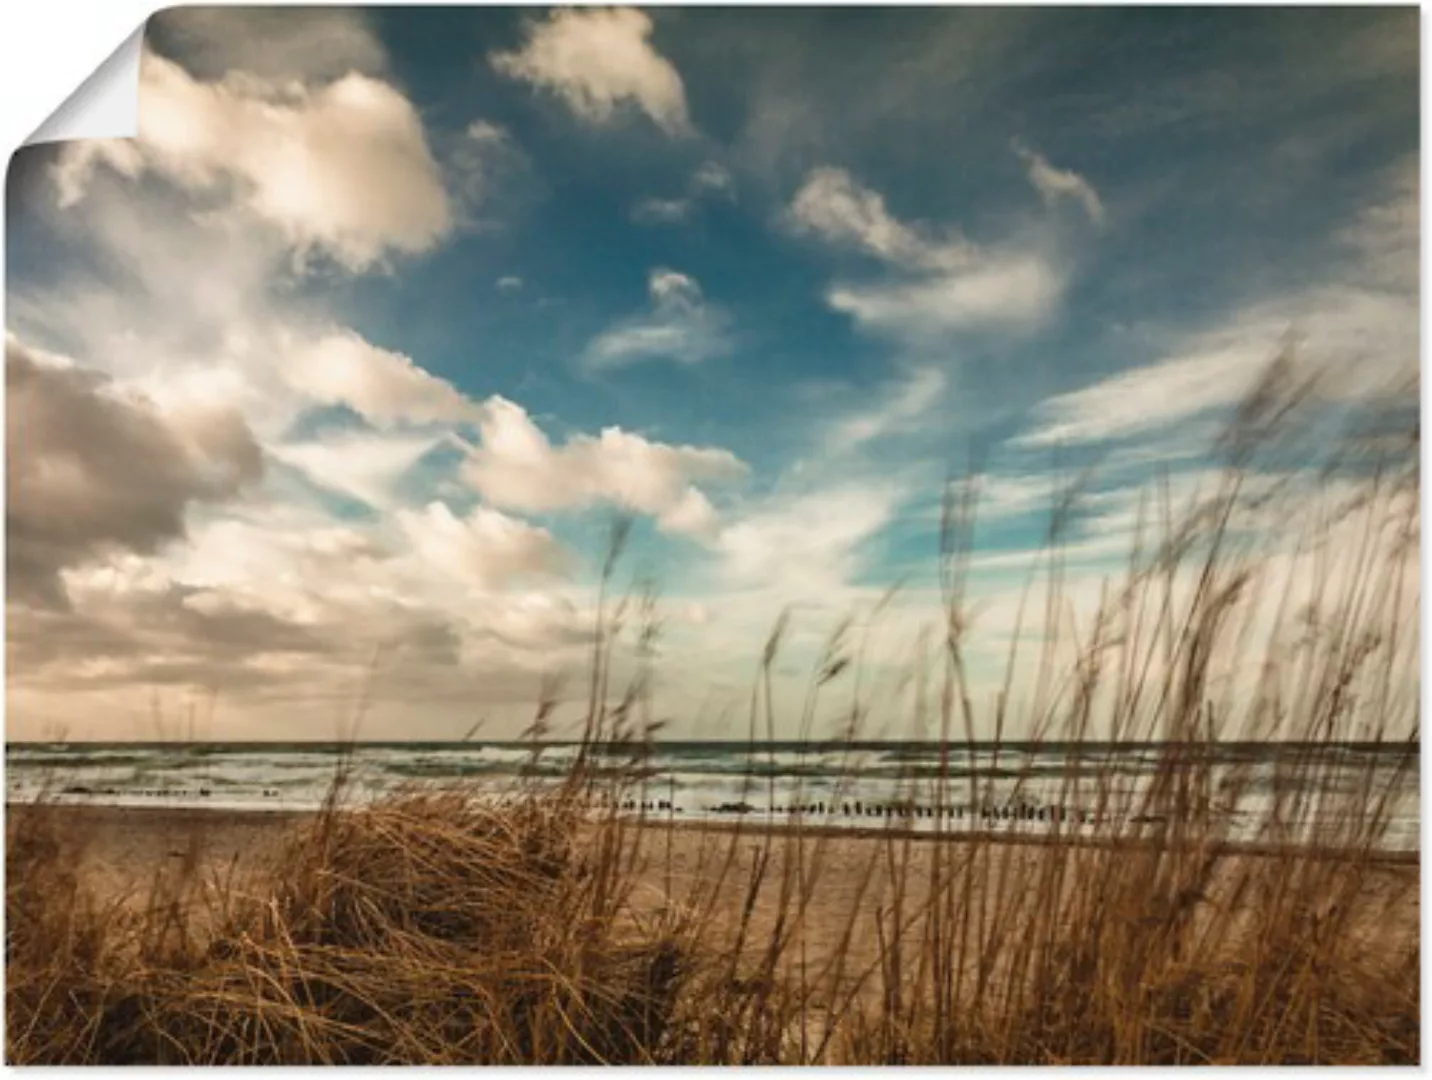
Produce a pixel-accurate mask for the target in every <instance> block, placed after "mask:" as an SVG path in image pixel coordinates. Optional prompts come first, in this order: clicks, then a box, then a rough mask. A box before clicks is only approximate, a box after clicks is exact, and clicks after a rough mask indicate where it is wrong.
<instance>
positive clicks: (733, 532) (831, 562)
mask: <svg viewBox="0 0 1432 1080" xmlns="http://www.w3.org/2000/svg"><path fill="white" fill-rule="evenodd" d="M895 501H896V492H895V491H894V490H893V489H892V487H891V486H890V485H886V486H884V487H875V486H868V487H862V486H854V485H851V486H845V487H838V488H833V489H828V490H821V491H815V492H811V493H807V494H801V495H795V496H786V497H779V498H775V499H773V500H771V501H770V502H768V503H767V504H766V505H765V506H763V507H761V508H760V509H758V510H756V511H755V512H753V513H750V514H748V515H746V516H744V517H742V518H741V519H739V520H737V521H734V522H732V523H731V524H729V525H727V526H726V527H725V528H724V529H722V530H721V536H720V539H719V541H718V542H717V548H718V550H719V551H720V553H721V555H722V567H723V570H724V573H725V575H726V577H727V579H728V582H729V583H730V584H732V585H736V586H744V587H753V588H759V589H762V590H764V591H766V592H768V594H769V599H770V600H771V602H772V606H771V611H772V613H774V611H775V605H776V604H778V603H780V602H783V601H785V600H794V599H800V598H822V597H824V598H827V599H828V598H829V596H828V594H830V593H833V592H834V591H835V590H837V589H840V588H841V587H843V586H845V585H846V584H848V583H849V580H850V578H851V576H852V575H853V574H854V573H855V571H856V570H857V569H858V568H859V559H858V555H859V548H860V545H862V544H863V543H865V542H866V541H867V540H869V539H870V538H871V537H873V536H874V535H875V534H876V533H878V532H879V531H880V530H881V529H882V528H884V527H885V525H886V524H887V523H888V522H889V521H890V519H891V515H892V513H893V511H894V508H895Z"/></svg>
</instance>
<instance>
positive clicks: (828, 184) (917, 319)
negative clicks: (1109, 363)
mask: <svg viewBox="0 0 1432 1080" xmlns="http://www.w3.org/2000/svg"><path fill="white" fill-rule="evenodd" d="M787 217H788V220H789V221H790V223H791V225H792V227H793V228H794V229H795V230H796V231H797V232H801V233H805V234H808V235H814V236H817V237H819V238H821V239H822V240H825V241H826V242H827V243H830V244H833V245H836V246H842V247H849V248H854V249H856V250H859V251H863V252H864V253H866V254H868V255H872V256H874V257H876V258H878V259H880V260H881V261H882V262H884V263H886V264H887V265H888V266H890V267H891V268H892V269H893V270H894V271H896V274H895V275H894V276H893V279H887V280H883V281H879V282H874V283H847V284H841V285H836V286H834V287H832V288H831V289H830V290H829V292H828V293H827V294H826V301H827V303H829V304H830V306H831V307H832V308H833V309H835V310H836V311H841V312H844V313H846V314H848V315H850V316H852V317H853V318H854V319H855V320H856V321H857V322H859V323H861V324H863V325H865V326H867V327H869V328H870V329H871V330H874V331H876V332H878V333H883V334H887V335H890V336H893V337H897V338H900V339H902V340H906V341H908V342H910V343H912V344H915V345H928V344H932V343H933V342H934V341H936V340H938V339H940V338H941V337H943V336H945V335H948V334H951V333H958V332H965V331H988V330H996V329H998V330H1014V331H1018V330H1026V329H1030V328H1032V327H1035V326H1038V325H1040V324H1042V323H1044V322H1045V321H1046V320H1047V319H1048V318H1049V317H1050V316H1051V315H1052V314H1053V313H1054V311H1055V310H1056V309H1057V307H1058V304H1059V301H1060V300H1061V298H1062V296H1063V293H1064V286H1065V275H1064V274H1063V273H1062V272H1061V271H1060V270H1059V269H1058V268H1057V267H1056V266H1055V265H1054V263H1053V262H1052V260H1051V259H1050V257H1049V256H1048V255H1047V254H1046V253H1044V252H1041V251H1037V250H1033V249H1030V250H1021V249H1015V248H1007V249H994V250H984V249H981V248H979V247H977V246H976V245H974V244H971V243H970V242H969V241H968V240H966V239H964V238H963V237H962V236H960V235H959V234H958V233H957V232H945V233H937V232H935V231H933V230H931V229H929V228H927V227H924V226H917V225H909V224H906V223H904V222H902V221H900V220H898V219H897V218H896V217H894V216H893V215H892V214H891V213H890V212H889V210H888V209H887V208H886V206H885V200H884V198H883V197H882V196H881V195H880V194H879V193H878V192H875V191H871V190H870V189H869V188H866V187H863V186H862V185H861V184H860V183H858V182H857V181H856V180H854V179H853V178H852V177H851V176H850V174H848V173H847V172H845V171H844V170H841V169H832V168H820V169H815V170H813V171H812V172H811V173H810V174H809V175H808V176H807V178H806V182H805V184H804V185H803V186H802V187H801V189H800V191H799V192H797V194H796V197H795V199H794V201H793V202H792V203H791V206H790V209H789V211H788V214H787Z"/></svg>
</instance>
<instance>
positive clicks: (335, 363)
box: [283, 330, 480, 427]
mask: <svg viewBox="0 0 1432 1080" xmlns="http://www.w3.org/2000/svg"><path fill="white" fill-rule="evenodd" d="M283 374H284V377H285V378H286V379H287V380H288V383H289V385H290V386H292V387H293V388H294V389H295V390H297V391H298V392H300V393H302V394H304V395H305V396H306V397H308V398H310V399H311V400H313V401H316V402H320V403H322V404H325V405H347V406H348V407H349V408H351V409H353V410H354V411H355V412H357V413H359V414H361V415H362V416H363V417H364V418H365V419H367V420H369V421H371V422H372V423H374V424H377V425H379V426H381V427H390V426H392V425H394V424H399V423H413V424H424V423H458V422H461V421H465V420H474V419H476V418H477V416H478V415H479V413H480V408H479V407H478V405H477V404H476V403H475V402H472V401H470V400H469V399H468V398H466V397H465V396H464V395H463V394H461V393H460V392H459V391H458V390H457V389H456V388H455V387H454V386H453V385H452V384H451V383H450V382H448V381H447V380H445V379H439V378H438V377H437V376H435V375H432V374H430V373H429V372H427V371H424V370H423V369H422V368H421V367H419V366H418V365H417V364H416V363H414V362H413V359H412V358H411V357H409V356H405V355H403V354H402V353H398V352H393V351H391V350H389V349H382V348H379V347H378V346H376V345H373V344H371V343H370V342H368V341H366V340H364V339H363V338H362V337H360V336H359V335H358V334H356V333H354V332H353V331H351V330H333V331H330V332H329V333H327V334H325V335H323V336H322V337H319V338H318V339H316V340H314V341H312V342H309V343H306V344H295V346H294V347H293V348H292V349H291V350H290V351H289V352H288V355H287V359H286V362H285V364H284V369H283Z"/></svg>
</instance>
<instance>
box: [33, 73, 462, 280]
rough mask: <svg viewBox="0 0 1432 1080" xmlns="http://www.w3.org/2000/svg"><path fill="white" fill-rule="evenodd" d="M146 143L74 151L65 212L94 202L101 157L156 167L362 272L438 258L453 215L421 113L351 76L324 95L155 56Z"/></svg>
mask: <svg viewBox="0 0 1432 1080" xmlns="http://www.w3.org/2000/svg"><path fill="white" fill-rule="evenodd" d="M140 79H141V90H140V100H141V103H142V104H141V108H140V117H139V136H140V137H139V139H138V141H137V143H134V144H129V143H125V142H113V141H110V142H100V143H96V144H87V143H83V142H81V143H75V144H69V145H67V146H66V148H65V149H64V150H62V152H61V155H60V159H59V161H58V163H57V165H56V182H57V186H58V188H59V194H60V201H61V205H62V206H69V205H72V204H74V203H75V202H76V201H78V200H79V198H81V197H82V195H83V192H84V190H85V188H86V186H87V185H88V183H89V180H90V177H91V176H92V174H93V171H94V169H95V167H96V165H98V164H99V163H100V162H103V163H105V164H108V165H109V166H111V167H112V168H115V169H117V170H119V171H120V172H122V173H124V174H125V175H127V176H131V177H133V176H135V175H137V173H138V172H139V167H140V162H142V164H143V167H144V168H145V169H149V170H153V171H155V172H158V173H160V174H162V175H163V176H165V177H166V178H167V179H169V180H170V181H172V182H174V183H176V184H178V185H179V186H181V187H183V188H185V189H187V190H189V191H192V192H196V193H203V192H213V191H216V190H222V185H226V184H228V185H233V186H234V192H233V196H234V199H235V201H236V203H237V205H239V206H242V207H243V208H245V209H246V210H248V211H249V212H251V213H252V214H254V215H255V216H257V217H258V218H260V219H261V220H264V221H267V222H269V223H271V224H272V225H274V226H275V227H276V228H278V229H279V230H280V232H281V233H282V235H283V236H284V237H285V239H286V241H287V242H288V243H289V244H290V245H291V246H292V247H293V248H294V249H296V250H297V251H298V252H299V253H300V254H304V253H307V252H309V251H312V250H321V251H323V252H326V253H327V254H329V255H331V256H332V257H333V258H334V259H336V260H337V261H338V262H339V263H341V264H342V265H343V266H345V267H346V268H348V269H350V270H363V269H366V268H368V267H370V266H372V265H373V264H375V263H377V262H379V261H380V260H381V259H382V258H383V257H384V256H385V254H386V253H388V252H389V251H396V252H402V253H407V254H413V253H418V252H422V251H426V250H428V249H430V248H431V247H433V246H434V245H435V244H436V243H437V241H438V240H439V239H440V238H441V237H442V236H443V235H444V234H446V233H447V232H448V230H449V229H450V228H451V226H452V223H453V218H452V209H451V206H450V202H449V199H448V196H447V193H446V191H445V189H444V187H443V183H442V178H441V175H440V172H439V169H438V165H437V163H436V161H434V159H433V157H432V154H431V153H430V151H429V149H428V144H427V139H426V137H425V135H424V132H423V125H422V121H421V120H420V118H419V116H418V113H417V110H416V109H414V107H413V105H412V104H411V103H410V102H409V101H408V100H407V98H405V97H403V95H402V94H400V93H399V92H398V91H397V90H395V89H394V88H393V87H392V86H390V85H389V84H387V83H385V82H382V81H379V80H377V79H374V78H370V77H368V76H366V75H361V74H358V73H357V72H351V73H349V74H346V75H344V76H343V77H341V78H339V79H338V80H337V81H334V82H331V83H328V84H327V85H324V86H322V87H319V88H316V89H315V88H308V87H304V86H303V85H301V84H295V83H277V82H274V83H265V82H263V81H261V80H257V79H254V78H252V77H249V76H241V75H233V76H230V77H228V78H226V79H224V80H223V81H221V82H214V83H203V82H199V81H197V80H195V79H194V78H193V77H192V76H190V75H189V74H188V73H187V72H186V71H185V70H184V69H183V68H181V67H180V66H179V65H177V64H175V63H173V62H171V61H169V60H166V59H164V58H163V57H160V56H158V55H156V54H155V53H153V52H146V53H145V54H144V57H143V58H142V61H141V67H140Z"/></svg>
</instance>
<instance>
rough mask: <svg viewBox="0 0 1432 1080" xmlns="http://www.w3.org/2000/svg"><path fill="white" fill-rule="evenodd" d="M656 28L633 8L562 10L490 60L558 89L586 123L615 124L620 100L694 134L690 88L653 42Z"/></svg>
mask: <svg viewBox="0 0 1432 1080" xmlns="http://www.w3.org/2000/svg"><path fill="white" fill-rule="evenodd" d="M651 31H652V21H651V17H650V16H648V15H646V14H645V13H644V12H641V11H638V10H636V9H635V8H612V9H603V8H586V9H567V10H562V11H556V12H553V13H552V14H551V15H550V16H548V18H547V19H545V20H543V21H540V22H533V23H531V24H530V25H529V26H528V28H527V41H526V43H525V44H524V45H523V47H522V48H521V49H518V50H517V51H515V52H507V53H495V54H493V55H492V57H491V62H492V66H493V67H494V68H495V69H496V70H497V71H499V72H501V73H502V74H504V75H507V76H509V77H511V78H514V79H521V80H523V81H525V82H529V83H531V84H533V85H534V86H538V87H541V88H543V89H545V90H549V91H551V92H553V93H555V94H556V95H557V96H558V97H560V98H561V99H562V100H563V101H564V102H565V103H566V104H567V106H568V107H569V108H570V109H571V110H572V111H573V112H574V113H575V114H576V115H577V116H578V117H580V118H581V119H582V120H584V121H586V122H588V123H591V124H606V123H609V122H611V120H612V119H613V117H614V116H615V115H616V114H617V110H618V107H619V106H622V105H630V106H633V107H635V108H638V109H640V110H641V111H642V112H644V113H646V115H647V116H648V117H650V118H651V120H652V121H653V122H654V123H655V124H656V125H657V126H658V127H660V128H661V129H662V130H663V131H665V132H666V133H667V134H668V135H685V134H689V133H690V132H691V121H690V119H689V117H688V116H687V111H686V89H685V87H684V86H683V85H682V82H681V76H680V75H679V74H678V73H677V71H676V68H675V67H673V66H672V65H671V62H670V61H668V60H667V59H666V58H665V57H663V56H662V55H661V54H660V53H658V52H657V51H656V50H655V49H654V48H653V47H652V44H651V40H650V39H651Z"/></svg>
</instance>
